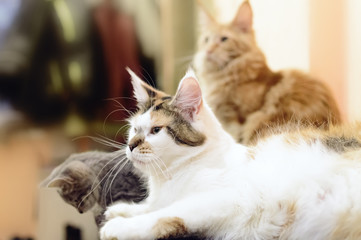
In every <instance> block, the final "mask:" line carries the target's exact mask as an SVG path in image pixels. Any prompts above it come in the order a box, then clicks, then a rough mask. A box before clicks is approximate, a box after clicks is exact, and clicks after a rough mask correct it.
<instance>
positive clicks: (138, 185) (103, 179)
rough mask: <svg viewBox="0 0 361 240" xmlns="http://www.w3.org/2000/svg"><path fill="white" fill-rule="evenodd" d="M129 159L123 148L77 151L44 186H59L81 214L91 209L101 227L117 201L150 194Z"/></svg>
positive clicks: (53, 172)
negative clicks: (102, 150)
mask: <svg viewBox="0 0 361 240" xmlns="http://www.w3.org/2000/svg"><path fill="white" fill-rule="evenodd" d="M125 158H126V157H125V152H124V150H123V149H121V150H118V151H115V152H110V153H106V152H97V151H91V152H84V153H79V154H73V155H71V156H70V157H69V158H68V159H67V160H65V161H64V163H62V164H61V165H59V166H57V167H56V168H55V169H54V170H53V171H52V173H51V174H50V175H49V176H48V177H47V178H46V179H45V180H44V181H43V182H42V183H41V186H42V187H55V188H58V192H59V194H60V196H61V197H62V198H63V200H64V201H65V202H66V203H68V204H70V205H72V206H73V207H75V208H76V209H77V210H78V211H79V212H80V213H85V212H87V211H89V210H91V211H92V212H93V213H94V217H95V221H96V223H97V225H98V226H99V225H100V224H101V223H102V220H103V213H104V211H105V208H106V207H107V206H108V205H110V204H111V203H112V202H113V201H118V200H124V201H133V202H139V201H141V200H143V199H144V198H145V197H146V195H147V190H146V187H145V185H144V184H143V181H142V179H141V178H140V177H139V175H138V173H137V172H136V171H135V169H134V167H133V165H132V164H131V163H130V162H129V161H126V159H125Z"/></svg>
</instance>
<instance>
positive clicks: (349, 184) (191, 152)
mask: <svg viewBox="0 0 361 240" xmlns="http://www.w3.org/2000/svg"><path fill="white" fill-rule="evenodd" d="M203 102H204V100H203ZM131 124H132V126H133V127H132V129H131V131H130V137H132V136H133V135H134V134H135V133H134V128H137V131H144V134H145V136H146V137H145V138H146V141H148V142H149V143H150V144H151V145H152V146H153V150H154V151H153V152H152V153H151V154H147V155H146V156H145V157H144V158H142V157H140V154H138V153H136V152H134V151H133V152H130V151H129V149H128V152H127V156H128V157H129V159H130V160H133V161H134V163H135V166H136V167H139V168H140V169H141V170H142V171H144V172H146V173H148V174H149V175H150V176H149V178H150V196H149V198H148V199H147V200H146V201H145V202H144V203H142V204H139V205H128V204H121V203H117V204H115V205H114V206H112V207H110V208H109V209H108V211H107V213H106V216H107V217H108V219H109V221H108V222H107V223H106V224H105V226H104V227H103V228H102V229H101V232H100V236H101V239H102V240H108V239H113V238H116V239H154V238H156V237H157V236H156V235H155V233H154V231H153V228H154V226H155V225H156V224H157V221H158V220H159V219H161V218H167V217H179V218H181V219H183V220H184V223H185V225H186V228H187V230H188V231H189V232H201V233H203V234H205V235H207V236H209V237H212V239H330V235H331V233H332V230H333V229H335V226H336V224H337V221H338V217H339V214H342V213H345V212H347V211H352V212H356V213H357V212H358V213H361V164H360V162H355V161H354V162H352V163H351V162H349V161H348V160H345V159H342V156H341V155H339V154H336V153H335V152H332V151H329V150H328V149H326V148H325V147H324V146H323V145H322V144H321V143H320V142H317V141H316V142H315V143H313V144H308V143H306V142H305V141H300V143H298V144H294V145H292V144H290V143H287V141H285V138H286V137H285V136H284V135H277V136H274V137H272V138H269V139H268V140H266V141H264V142H261V143H259V145H258V146H256V147H255V151H254V152H255V155H254V159H253V158H250V157H249V155H248V154H247V151H248V150H249V148H247V147H245V146H242V145H239V144H237V143H236V142H235V141H234V140H233V139H232V138H231V136H230V135H229V134H227V133H226V132H225V131H224V130H223V129H222V128H221V126H220V124H219V122H218V121H217V120H216V118H215V117H214V115H213V113H212V112H211V111H210V109H209V107H208V106H207V104H206V103H204V104H203V105H202V107H201V109H200V111H199V113H198V114H197V118H196V119H195V121H194V123H193V126H194V127H195V128H196V129H198V130H200V131H202V132H203V133H204V134H205V135H206V142H205V143H204V144H203V145H202V146H199V147H186V146H181V145H177V144H176V143H175V142H174V141H173V140H172V139H171V138H170V137H169V135H168V134H166V133H165V132H164V130H162V131H161V132H159V133H158V134H156V135H151V134H149V131H150V128H151V126H152V119H151V117H150V113H149V112H147V113H145V114H143V115H140V116H139V117H136V118H135V119H133V121H132V122H131ZM155 159H161V160H162V161H163V163H164V165H165V166H166V167H165V166H163V165H161V164H160V163H159V164H160V166H161V168H163V169H162V171H164V173H161V171H158V172H157V173H156V171H155V168H156V166H155V165H153V167H152V166H151V164H150V162H154V161H156V160H155ZM137 161H143V162H144V163H147V164H145V165H140V164H137ZM153 164H154V163H153ZM153 168H154V169H153ZM288 202H294V203H295V207H296V211H295V218H294V219H293V221H292V225H291V227H290V228H289V229H287V231H286V232H282V231H283V226H284V225H286V224H288V222H287V221H288V220H287V217H288V215H287V207H282V206H283V205H282V204H283V203H288ZM254 217H257V218H258V219H257V220H256V221H252V219H253V218H254Z"/></svg>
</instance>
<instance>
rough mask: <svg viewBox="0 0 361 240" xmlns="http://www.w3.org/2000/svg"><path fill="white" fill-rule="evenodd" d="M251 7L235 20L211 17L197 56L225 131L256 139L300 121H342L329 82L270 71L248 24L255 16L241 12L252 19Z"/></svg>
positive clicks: (209, 97) (315, 123)
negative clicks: (229, 20) (327, 84)
mask: <svg viewBox="0 0 361 240" xmlns="http://www.w3.org/2000/svg"><path fill="white" fill-rule="evenodd" d="M247 8H250V6H249V3H248V2H245V3H244V4H242V5H241V6H240V9H239V11H238V15H237V16H236V17H235V19H234V20H233V21H232V22H231V23H230V24H219V23H217V22H216V21H215V20H214V19H212V18H209V17H208V22H207V24H205V27H204V28H203V30H202V31H203V34H202V35H201V37H200V41H199V49H198V52H197V54H196V56H195V59H194V65H195V68H196V72H197V74H198V76H199V78H200V82H201V84H202V88H203V89H204V92H205V96H206V100H207V102H208V104H209V105H210V106H211V108H212V109H213V111H214V112H215V114H216V116H217V117H218V119H219V120H220V121H221V123H222V125H223V126H224V128H225V130H226V131H228V132H229V133H230V134H231V135H232V136H233V137H234V138H235V139H236V140H239V141H240V142H242V143H251V142H254V141H255V140H257V139H258V138H259V137H262V136H264V135H265V134H266V133H267V132H268V131H269V129H270V128H273V127H275V126H280V125H286V124H289V123H293V124H294V123H297V124H298V125H302V126H316V127H321V128H324V129H327V128H328V126H329V124H338V123H340V121H341V118H340V113H339V110H338V107H337V104H336V102H335V100H334V98H333V97H332V94H331V92H330V91H329V89H328V88H327V87H326V85H325V84H323V83H322V82H320V81H318V80H316V79H314V78H312V77H310V76H308V75H307V74H304V73H302V72H299V71H295V70H293V71H280V72H273V71H271V70H270V69H269V67H268V66H267V63H266V59H265V57H264V54H263V53H262V51H261V50H260V49H259V48H258V46H257V43H256V40H255V37H254V32H253V30H252V26H251V25H250V26H248V28H247V24H252V19H248V21H247V20H244V18H243V19H242V17H240V16H239V15H240V14H247V15H250V17H251V18H252V15H251V10H250V9H247ZM207 16H208V15H207V14H205V17H207ZM239 19H241V20H239ZM242 21H244V22H242ZM240 26H242V28H241V29H240Z"/></svg>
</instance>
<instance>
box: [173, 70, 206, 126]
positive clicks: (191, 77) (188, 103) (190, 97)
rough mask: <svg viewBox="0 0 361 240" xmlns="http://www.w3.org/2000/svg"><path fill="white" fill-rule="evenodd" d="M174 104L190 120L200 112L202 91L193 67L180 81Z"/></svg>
mask: <svg viewBox="0 0 361 240" xmlns="http://www.w3.org/2000/svg"><path fill="white" fill-rule="evenodd" d="M172 104H173V105H175V106H176V107H177V108H178V109H180V112H181V114H182V115H183V117H184V118H186V119H187V120H188V121H193V120H194V119H195V116H196V115H197V114H198V112H199V110H200V108H201V106H202V91H201V88H200V86H199V83H198V80H197V78H196V76H195V74H194V72H193V70H192V69H190V70H188V72H187V73H186V75H185V76H184V77H183V79H182V80H181V82H180V83H179V86H178V90H177V93H176V95H175V97H174V100H173V102H172Z"/></svg>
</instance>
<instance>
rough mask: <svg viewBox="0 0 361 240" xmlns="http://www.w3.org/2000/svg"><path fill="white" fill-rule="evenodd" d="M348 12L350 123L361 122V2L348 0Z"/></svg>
mask: <svg viewBox="0 0 361 240" xmlns="http://www.w3.org/2000/svg"><path fill="white" fill-rule="evenodd" d="M346 10H347V16H346V20H347V27H346V30H347V42H346V49H347V60H346V63H347V68H346V72H347V74H346V77H347V87H346V89H347V98H346V101H347V106H348V107H347V110H348V117H349V120H350V121H355V120H358V121H361V1H360V0H348V1H347V5H346Z"/></svg>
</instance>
